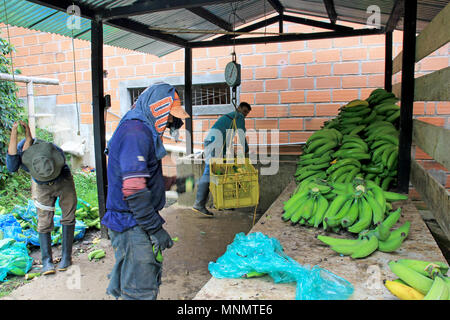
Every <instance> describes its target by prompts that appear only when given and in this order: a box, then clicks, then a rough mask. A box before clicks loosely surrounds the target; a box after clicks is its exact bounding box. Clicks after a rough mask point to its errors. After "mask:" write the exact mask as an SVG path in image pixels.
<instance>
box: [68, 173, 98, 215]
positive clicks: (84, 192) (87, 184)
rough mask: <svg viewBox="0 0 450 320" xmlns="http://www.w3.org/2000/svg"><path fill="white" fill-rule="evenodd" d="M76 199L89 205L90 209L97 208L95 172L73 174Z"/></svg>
mask: <svg viewBox="0 0 450 320" xmlns="http://www.w3.org/2000/svg"><path fill="white" fill-rule="evenodd" d="M73 180H74V182H75V190H76V191H77V197H78V198H80V199H82V200H84V201H86V202H87V203H89V204H90V205H91V206H92V207H98V195H97V178H96V176H95V172H89V173H86V172H83V171H81V170H77V171H75V172H73Z"/></svg>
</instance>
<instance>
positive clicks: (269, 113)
mask: <svg viewBox="0 0 450 320" xmlns="http://www.w3.org/2000/svg"><path fill="white" fill-rule="evenodd" d="M252 111H253V108H252ZM287 116H288V107H287V106H280V105H274V106H266V117H287Z"/></svg>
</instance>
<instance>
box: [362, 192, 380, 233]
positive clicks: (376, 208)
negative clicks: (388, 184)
mask: <svg viewBox="0 0 450 320" xmlns="http://www.w3.org/2000/svg"><path fill="white" fill-rule="evenodd" d="M364 198H365V199H366V200H367V202H368V203H369V205H370V208H371V209H372V222H373V224H374V225H378V224H380V223H381V222H383V220H384V211H383V209H382V208H381V207H380V205H379V204H378V201H377V200H376V199H375V198H374V197H373V196H372V195H371V194H369V193H366V194H365V195H364Z"/></svg>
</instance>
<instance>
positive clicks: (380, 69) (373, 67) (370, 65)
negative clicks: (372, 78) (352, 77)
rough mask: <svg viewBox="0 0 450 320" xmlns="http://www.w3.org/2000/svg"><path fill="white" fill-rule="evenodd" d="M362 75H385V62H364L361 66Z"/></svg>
mask: <svg viewBox="0 0 450 320" xmlns="http://www.w3.org/2000/svg"><path fill="white" fill-rule="evenodd" d="M361 72H362V73H384V60H383V61H370V62H363V63H362V65H361Z"/></svg>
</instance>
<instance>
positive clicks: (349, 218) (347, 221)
mask: <svg viewBox="0 0 450 320" xmlns="http://www.w3.org/2000/svg"><path fill="white" fill-rule="evenodd" d="M358 215H359V199H355V200H354V201H353V203H352V206H351V207H350V210H349V211H348V213H347V215H346V216H345V217H344V218H342V220H341V226H342V227H344V228H347V227H349V226H351V225H352V224H353V223H354V222H355V221H356V219H358Z"/></svg>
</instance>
